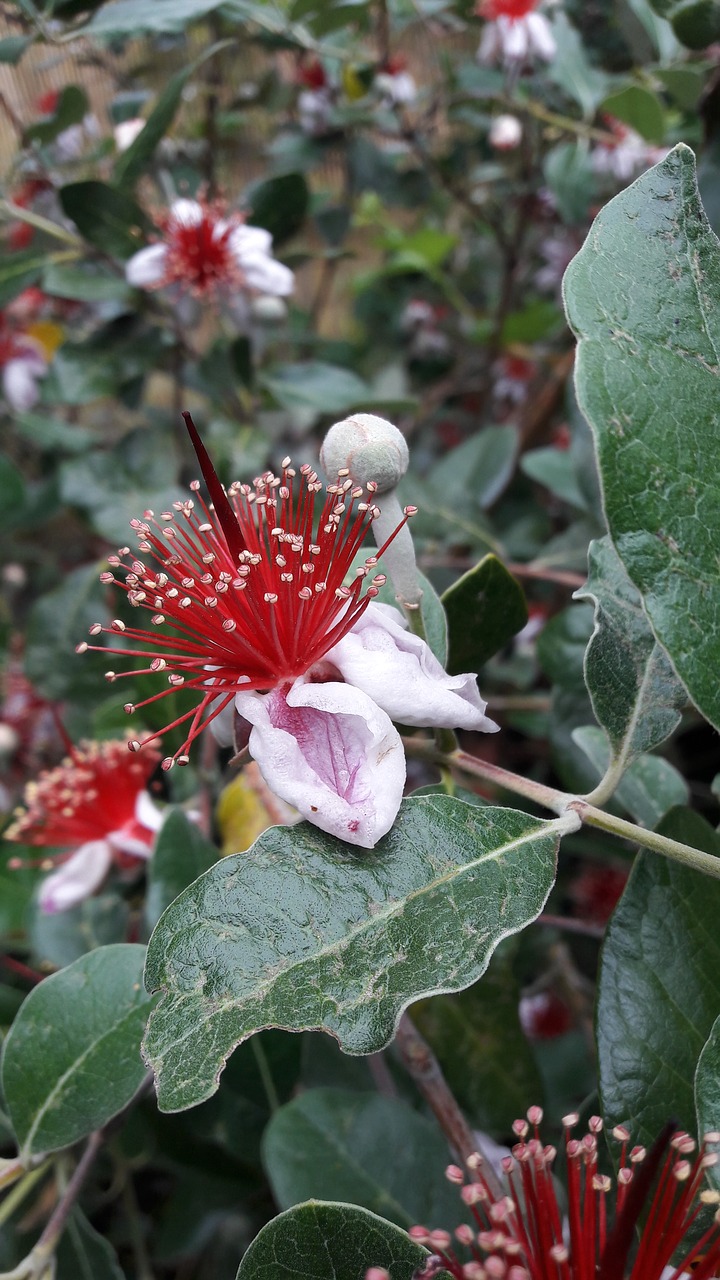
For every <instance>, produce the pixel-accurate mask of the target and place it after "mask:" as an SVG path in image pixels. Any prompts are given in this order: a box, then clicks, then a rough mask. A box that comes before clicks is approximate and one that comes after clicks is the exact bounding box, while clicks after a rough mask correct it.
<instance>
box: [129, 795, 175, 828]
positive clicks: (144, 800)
mask: <svg viewBox="0 0 720 1280" xmlns="http://www.w3.org/2000/svg"><path fill="white" fill-rule="evenodd" d="M166 816H167V809H158V807H157V805H156V804H155V801H154V800H153V799H152V797H151V795H150V793H149V792H148V791H140V792H139V793H138V798H137V800H136V801H135V819H136V821H137V822H139V823H140V824H141V826H143V827H147V830H148V831H159V830H160V828H161V826H162V824H163V822H164V821H165V818H166Z"/></svg>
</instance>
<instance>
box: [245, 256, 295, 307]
mask: <svg viewBox="0 0 720 1280" xmlns="http://www.w3.org/2000/svg"><path fill="white" fill-rule="evenodd" d="M240 265H241V266H242V270H243V273H244V276H245V279H246V281H247V283H248V285H249V286H250V288H251V289H257V291H258V293H270V294H273V295H274V296H275V297H276V298H284V297H287V295H288V294H289V293H292V291H293V289H294V288H295V277H294V275H293V273H292V271H291V270H290V268H289V267H284V266H283V264H282V263H281V262H276V261H275V259H274V258H268V257H267V256H266V255H265V254H262V253H244V254H243V256H242V261H241V264H240Z"/></svg>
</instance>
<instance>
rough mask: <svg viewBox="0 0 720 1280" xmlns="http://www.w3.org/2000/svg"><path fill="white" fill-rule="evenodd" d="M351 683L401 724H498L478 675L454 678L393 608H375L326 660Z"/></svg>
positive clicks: (486, 728) (488, 729)
mask: <svg viewBox="0 0 720 1280" xmlns="http://www.w3.org/2000/svg"><path fill="white" fill-rule="evenodd" d="M325 660H326V661H327V662H329V663H332V665H333V666H334V667H336V668H337V670H338V671H339V672H340V674H341V676H342V677H343V679H344V680H346V681H347V683H348V684H352V685H355V687H356V688H358V689H362V690H363V692H364V693H366V694H368V695H369V697H371V698H372V700H373V702H375V703H377V705H378V706H379V707H382V709H383V711H386V712H387V714H388V715H389V716H390V718H391V720H399V721H401V723H402V724H408V725H418V726H421V725H423V726H433V727H435V728H439V729H443V728H444V729H480V730H482V731H483V732H484V733H495V732H496V731H497V729H498V725H496V724H495V722H494V720H490V719H489V718H488V717H487V716H486V715H485V708H486V706H487V703H485V702H483V700H482V698H481V697H480V692H479V690H478V687H477V683H476V679H475V676H474V675H473V674H472V673H471V672H466V673H465V674H463V675H457V676H449V675H448V674H447V672H446V671H445V670H444V669H443V667H442V666H441V665H440V663H439V662H438V660H437V658H436V657H435V654H434V653H433V652H432V649H430V647H429V645H427V644H426V643H425V641H424V640H421V639H420V637H419V636H414V635H413V634H412V633H411V632H410V631H408V630H407V629H406V624H405V620H404V618H403V617H402V615H401V614H400V613H399V612H398V610H397V609H393V608H392V606H390V605H378V604H370V605H368V607H367V609H366V610H365V612H364V613H363V615H362V617H361V618H360V619H359V620H358V621H357V622H356V623H355V625H354V627H353V629H352V631H349V632H348V633H347V635H345V636H343V638H342V640H340V641H339V642H338V644H336V645H335V646H334V647H333V648H332V649H330V651H329V652H328V653H327V654H326V655H325Z"/></svg>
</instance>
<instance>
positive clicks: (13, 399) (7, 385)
mask: <svg viewBox="0 0 720 1280" xmlns="http://www.w3.org/2000/svg"><path fill="white" fill-rule="evenodd" d="M46 369H47V364H46V362H45V361H44V360H43V358H42V356H41V355H40V354H36V353H35V352H28V353H27V355H21V356H15V357H14V359H12V360H8V362H7V364H6V365H5V368H4V369H3V375H2V380H3V391H4V393H5V399H6V400H7V402H8V404H9V405H10V408H11V409H14V410H15V412H16V413H23V412H24V410H26V409H32V407H33V405H35V404H37V402H38V400H39V399H40V390H39V387H38V385H37V384H38V379H39V378H41V377H42V375H43V374H44V373H45V371H46Z"/></svg>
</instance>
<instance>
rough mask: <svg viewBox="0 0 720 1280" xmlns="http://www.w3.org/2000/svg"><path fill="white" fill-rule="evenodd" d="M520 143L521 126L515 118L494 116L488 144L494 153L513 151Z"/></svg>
mask: <svg viewBox="0 0 720 1280" xmlns="http://www.w3.org/2000/svg"><path fill="white" fill-rule="evenodd" d="M521 141H522V124H521V123H520V121H519V120H518V118H517V116H510V115H503V116H496V117H495V119H494V120H493V122H492V124H491V125H490V132H489V133H488V142H489V143H490V146H491V147H494V148H495V150H496V151H515V150H516V148H517V147H519V146H520V142H521Z"/></svg>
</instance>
